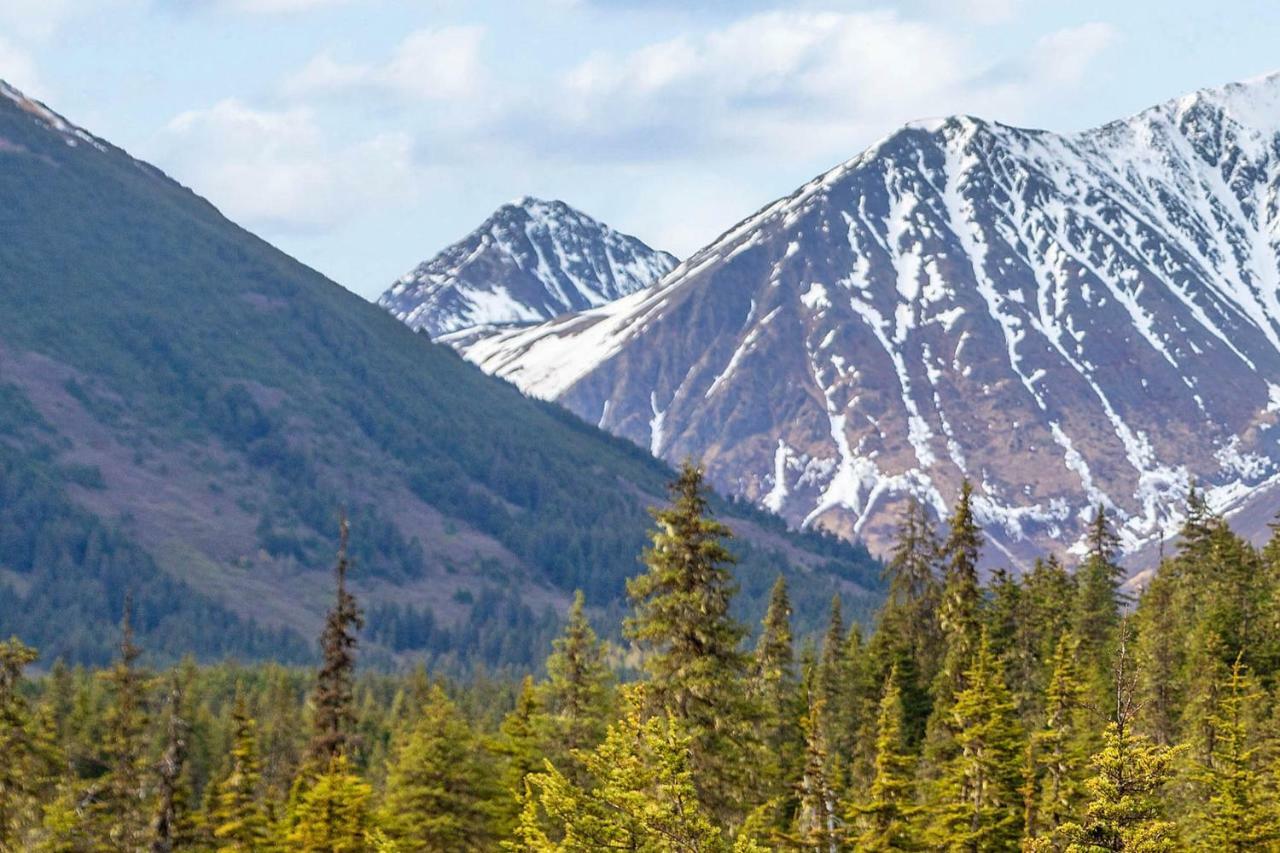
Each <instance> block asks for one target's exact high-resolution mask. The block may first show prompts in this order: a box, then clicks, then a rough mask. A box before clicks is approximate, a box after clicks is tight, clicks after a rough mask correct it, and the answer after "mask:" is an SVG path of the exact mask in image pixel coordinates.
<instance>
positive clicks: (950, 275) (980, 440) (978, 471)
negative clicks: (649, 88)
mask: <svg viewBox="0 0 1280 853" xmlns="http://www.w3.org/2000/svg"><path fill="white" fill-rule="evenodd" d="M1278 253H1280V75H1276V76H1271V77H1267V78H1262V79H1258V80H1254V81H1250V82H1247V83H1239V84H1232V85H1229V86H1226V87H1224V88H1219V89H1210V90H1204V91H1200V92H1197V93H1194V94H1191V95H1188V96H1186V97H1183V98H1179V99H1177V100H1175V101H1171V102H1168V103H1165V104H1162V105H1159V106H1156V107H1154V108H1152V109H1149V110H1147V111H1145V112H1142V113H1140V114H1138V115H1137V116H1134V117H1132V118H1130V119H1127V120H1123V121H1117V122H1114V123H1112V124H1108V125H1106V126H1104V127H1101V128H1097V129H1095V130H1091V131H1087V132H1084V133H1079V134H1073V135H1058V134H1054V133H1049V132H1044V131H1036V130H1023V129H1018V128H1014V127H1008V126H1005V125H1001V124H997V123H993V122H988V121H982V120H979V119H976V118H971V117H953V118H948V119H943V120H936V121H929V122H918V123H914V124H911V125H908V126H906V127H904V128H902V129H901V130H899V131H898V132H896V133H894V134H892V135H891V136H889V137H888V138H886V139H884V140H883V141H881V142H880V143H878V144H877V145H875V146H873V147H871V148H870V149H868V150H867V151H865V152H863V153H862V154H860V155H859V156H857V157H855V158H854V159H852V160H850V161H848V162H846V163H844V164H842V165H840V166H838V167H836V168H835V169H832V170H831V171H830V172H827V173H826V174H824V175H821V176H819V177H817V178H815V179H814V180H812V181H810V182H809V183H807V184H805V185H804V186H803V187H801V188H800V189H799V190H797V191H796V192H795V193H793V194H792V195H790V196H788V197H787V198H784V199H781V200H779V201H777V202H775V203H773V204H771V205H769V206H768V207H766V208H764V209H763V210H761V211H760V212H758V213H756V214H755V215H754V216H751V217H750V218H748V219H746V220H744V221H743V222H742V223H740V224H739V225H737V226H736V227H734V228H733V229H731V230H730V231H728V232H727V233H726V234H725V235H723V236H722V237H720V238H719V239H718V240H717V241H716V242H715V243H713V244H712V245H710V246H708V247H706V248H704V249H702V250H701V251H699V252H697V253H696V254H695V255H694V256H693V257H691V258H689V259H688V260H686V261H685V262H683V263H682V264H681V265H680V266H679V267H678V268H676V269H675V270H674V271H672V272H671V273H670V274H669V275H668V276H666V277H665V278H664V279H663V280H662V281H661V282H660V283H659V285H658V286H656V287H654V288H650V289H648V290H645V291H642V292H639V293H635V294H632V295H631V296H628V297H625V298H623V299H620V300H618V301H617V302H614V303H612V304H610V305H607V306H604V307H601V308H597V309H593V310H589V311H585V312H583V313H579V314H576V315H573V316H569V317H563V318H560V319H558V320H555V321H552V322H549V323H546V324H543V325H538V326H535V327H532V328H526V329H520V330H512V331H507V332H505V333H503V334H500V335H498V336H496V337H492V338H489V339H486V340H481V341H478V342H474V343H472V344H470V345H469V346H468V347H467V348H466V355H467V357H468V358H470V359H472V360H474V361H475V362H477V363H478V364H480V365H481V366H482V367H484V369H486V370H488V371H490V372H493V373H497V374H499V375H502V376H505V377H507V378H508V379H510V380H512V381H514V382H515V383H516V384H518V385H520V386H521V387H522V388H524V389H525V390H526V391H527V392H529V393H532V394H534V395H537V396H540V397H545V398H549V399H557V400H559V401H561V402H562V403H563V404H564V405H566V406H568V407H569V408H570V409H572V410H573V411H575V412H577V413H578V414H579V415H581V416H582V417H584V418H586V419H587V420H589V421H591V422H593V423H599V424H600V425H601V426H603V427H605V428H607V429H609V430H612V431H613V432H615V433H618V434H620V435H624V436H627V437H629V438H631V439H633V440H634V441H636V442H639V443H641V444H642V445H643V446H645V447H649V448H651V449H652V451H653V452H654V453H655V454H658V455H660V456H663V457H665V458H667V459H678V458H681V457H683V456H686V455H689V454H692V455H694V456H700V457H703V458H704V459H705V460H706V462H707V464H708V468H709V471H710V473H711V476H712V479H713V480H714V482H715V483H716V485H717V486H718V487H720V488H721V489H724V490H727V491H730V492H733V493H736V494H738V495H741V496H745V497H747V498H749V499H751V500H754V501H756V502H758V503H760V504H761V505H763V506H766V507H769V508H771V509H774V510H776V511H778V512H780V513H782V514H783V515H784V516H785V517H786V518H787V519H789V520H790V521H791V522H793V523H795V524H806V525H814V524H818V525H822V526H824V527H827V528H829V529H832V530H835V531H838V532H840V533H842V534H844V535H846V536H859V537H863V538H865V539H866V540H867V541H868V542H870V543H871V544H873V545H875V544H877V543H883V542H885V540H886V536H887V534H888V533H889V531H890V529H891V527H892V523H893V519H894V517H895V514H896V513H895V512H894V509H895V506H896V505H897V504H899V503H900V502H901V501H902V500H903V498H904V496H905V495H908V494H914V495H917V496H919V497H921V498H923V499H924V500H925V501H927V502H928V503H929V504H930V505H931V506H933V507H934V508H936V510H937V511H938V512H939V513H942V512H943V511H944V510H945V508H946V506H947V504H948V502H949V501H950V500H951V499H952V498H953V497H954V495H955V493H956V492H957V488H958V485H959V483H960V480H961V478H962V477H965V476H968V477H969V478H970V479H972V480H973V481H974V483H975V485H976V488H977V493H978V495H979V501H978V510H979V513H980V516H981V518H982V520H983V521H984V522H985V523H986V524H987V525H988V526H989V528H990V529H991V530H992V532H994V533H998V535H999V540H998V544H999V546H1000V548H1001V549H1003V550H1005V552H1006V555H1007V557H1008V558H1009V559H1012V560H1013V561H1014V562H1015V563H1019V564H1025V562H1026V560H1028V559H1029V558H1030V557H1032V556H1034V555H1035V554H1037V553H1041V552H1043V551H1044V550H1046V549H1050V548H1052V549H1061V548H1063V547H1066V546H1070V545H1073V544H1074V543H1075V542H1076V541H1077V538H1078V536H1079V534H1080V532H1081V521H1082V519H1083V518H1084V517H1085V515H1086V514H1087V513H1088V512H1089V508H1090V506H1091V505H1095V504H1097V503H1102V504H1105V505H1107V506H1109V507H1112V508H1113V509H1114V510H1115V512H1116V513H1117V516H1118V518H1119V520H1120V521H1121V523H1122V536H1123V539H1124V542H1125V544H1126V546H1127V547H1128V548H1129V549H1136V548H1138V547H1139V546H1141V545H1142V544H1143V543H1144V542H1148V541H1151V540H1152V539H1154V538H1158V537H1159V536H1160V535H1161V534H1162V533H1171V532H1172V531H1173V530H1174V529H1175V527H1176V524H1177V522H1178V519H1179V508H1180V506H1181V504H1182V501H1183V499H1184V497H1185V495H1186V492H1187V489H1188V487H1189V485H1190V484H1191V483H1192V481H1193V480H1194V481H1198V482H1199V483H1200V484H1202V486H1204V487H1205V488H1206V489H1207V491H1208V495H1209V497H1210V500H1211V502H1212V503H1213V504H1214V505H1215V506H1217V507H1218V508H1220V509H1223V510H1229V509H1232V508H1238V507H1241V506H1243V505H1245V504H1248V503H1249V502H1250V501H1251V500H1253V501H1255V502H1256V501H1257V500H1262V499H1271V500H1274V497H1271V498H1259V497H1257V496H1259V495H1264V496H1265V495H1267V494H1268V491H1267V490H1266V489H1261V488H1259V487H1260V486H1263V485H1265V484H1269V483H1270V482H1271V481H1274V480H1277V479H1280V441H1278V439H1280V429H1277V428H1276V421H1277V413H1278V412H1280V260H1278ZM1254 510H1255V512H1256V510H1257V507H1256V506H1255V507H1254ZM1268 514H1270V513H1268Z"/></svg>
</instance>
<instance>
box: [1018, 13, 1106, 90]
mask: <svg viewBox="0 0 1280 853" xmlns="http://www.w3.org/2000/svg"><path fill="white" fill-rule="evenodd" d="M1118 37H1119V36H1118V33H1117V32H1116V30H1115V28H1114V27H1112V26H1111V25H1110V24H1104V23H1100V22H1096V21H1095V22H1092V23H1088V24H1082V25H1080V26H1078V27H1068V28H1067V29H1063V30H1058V31H1057V32H1054V33H1050V34H1049V35H1047V36H1044V37H1043V38H1041V39H1039V40H1038V41H1037V42H1036V47H1035V50H1034V51H1033V53H1032V59H1031V63H1032V67H1033V69H1034V73H1035V75H1036V76H1038V77H1039V78H1040V79H1041V80H1043V81H1044V82H1047V83H1050V84H1053V85H1060V86H1074V85H1075V84H1077V83H1079V82H1080V81H1081V80H1082V79H1083V78H1084V76H1085V74H1086V73H1087V72H1088V71H1089V67H1090V66H1091V65H1092V64H1093V61H1094V60H1095V59H1096V58H1097V57H1098V54H1100V53H1102V52H1103V51H1104V50H1106V49H1107V48H1108V47H1110V46H1111V45H1112V44H1114V43H1115V42H1116V40H1117V38H1118Z"/></svg>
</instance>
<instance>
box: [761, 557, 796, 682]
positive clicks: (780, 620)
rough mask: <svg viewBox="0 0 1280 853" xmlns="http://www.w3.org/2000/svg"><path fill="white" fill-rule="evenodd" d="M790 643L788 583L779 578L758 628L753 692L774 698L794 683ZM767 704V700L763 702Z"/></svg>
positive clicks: (793, 653)
mask: <svg viewBox="0 0 1280 853" xmlns="http://www.w3.org/2000/svg"><path fill="white" fill-rule="evenodd" d="M792 642H793V638H792V636H791V598H790V596H789V595H788V593H787V579H786V578H785V577H784V576H782V575H778V579H777V580H776V581H774V583H773V589H772V590H771V591H770V593H769V608H768V609H767V610H766V611H765V614H764V620H763V621H762V622H761V625H760V639H759V640H758V641H757V642H756V651H755V661H754V662H753V667H754V680H755V683H756V689H757V690H758V691H759V692H760V693H761V694H762V695H763V696H766V697H769V696H773V695H775V694H776V693H777V692H778V689H779V686H780V685H782V684H784V683H786V682H788V681H790V680H793V679H794V677H795V651H794V649H793V646H792ZM766 701H769V700H768V699H767V698H766Z"/></svg>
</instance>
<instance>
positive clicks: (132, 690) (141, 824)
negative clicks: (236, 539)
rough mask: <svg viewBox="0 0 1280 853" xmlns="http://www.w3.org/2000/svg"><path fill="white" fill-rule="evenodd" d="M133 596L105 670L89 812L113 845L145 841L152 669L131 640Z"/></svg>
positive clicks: (130, 846) (137, 845)
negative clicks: (99, 764)
mask: <svg viewBox="0 0 1280 853" xmlns="http://www.w3.org/2000/svg"><path fill="white" fill-rule="evenodd" d="M131 607H132V605H131V602H130V601H129V600H128V599H127V598H126V601H125V609H124V618H123V620H122V621H121V640H120V654H119V657H118V658H117V659H116V662H115V664H114V665H113V666H112V667H111V669H109V670H107V671H106V672H105V673H103V676H102V678H103V680H104V682H105V683H106V686H107V691H108V694H109V696H110V702H109V704H108V706H107V709H106V713H105V716H104V732H103V744H102V747H103V756H102V757H103V763H104V765H105V766H106V768H107V773H106V776H105V778H104V779H102V780H101V781H100V783H99V784H97V785H96V786H95V788H96V793H95V794H91V795H90V797H89V800H90V802H91V806H90V808H89V814H90V815H91V820H92V823H93V826H94V830H93V833H94V835H95V836H96V837H97V838H98V839H99V843H100V844H101V845H102V846H103V847H105V848H107V849H114V850H138V849H142V848H143V847H145V846H147V843H148V840H149V839H148V825H149V821H148V820H147V812H146V796H147V790H146V782H147V779H146V769H147V767H146V764H147V756H146V743H145V738H146V733H147V726H148V716H147V698H148V697H147V694H148V689H149V687H148V685H149V676H148V674H147V673H146V672H145V671H143V670H142V669H140V668H139V666H138V658H139V657H141V655H142V650H141V649H140V648H138V646H137V645H136V644H135V643H134V641H133V624H132V621H131V619H130V609H131Z"/></svg>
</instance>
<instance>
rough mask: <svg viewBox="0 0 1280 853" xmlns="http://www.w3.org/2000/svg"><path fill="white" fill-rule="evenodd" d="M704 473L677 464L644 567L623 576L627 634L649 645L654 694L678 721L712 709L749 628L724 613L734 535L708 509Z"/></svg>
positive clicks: (740, 667)
mask: <svg viewBox="0 0 1280 853" xmlns="http://www.w3.org/2000/svg"><path fill="white" fill-rule="evenodd" d="M702 478H703V474H702V469H701V468H699V467H697V466H695V465H693V464H692V463H689V462H686V463H685V464H684V465H683V466H682V467H681V469H680V475H679V477H677V479H676V481H675V483H674V484H673V485H672V487H671V493H672V498H673V502H672V505H671V506H670V507H667V508H666V509H661V510H654V511H653V516H654V519H655V520H656V522H657V527H656V529H655V530H654V531H653V532H652V533H651V534H650V538H651V540H652V543H653V544H652V545H651V547H649V548H647V549H646V550H645V552H644V562H645V564H646V565H647V566H648V567H649V570H648V571H647V572H645V573H644V574H641V575H639V576H637V577H634V578H631V579H630V580H628V581H627V594H628V595H629V596H630V598H631V601H632V603H633V604H634V606H635V615H633V616H632V617H630V618H629V619H628V620H627V622H626V635H627V636H628V637H629V638H630V639H632V640H635V641H636V642H637V643H638V644H639V645H640V646H642V647H643V648H645V650H646V651H648V652H649V654H648V656H647V657H646V659H645V669H646V671H647V672H648V674H649V676H650V678H651V680H652V685H651V688H650V691H651V693H652V694H653V695H654V696H655V698H656V699H657V700H658V701H659V702H660V703H661V705H662V706H663V707H664V708H665V709H666V710H668V711H669V712H670V713H671V714H672V715H673V716H675V717H676V718H678V719H681V720H697V719H699V718H700V717H702V716H704V715H705V714H707V713H709V712H711V711H713V710H714V706H715V705H716V704H718V702H719V699H718V698H717V697H718V694H719V690H720V688H721V687H722V686H723V683H724V682H725V681H726V680H727V679H735V678H741V676H742V674H743V673H744V672H745V671H746V668H747V659H746V656H745V655H744V654H743V652H742V651H741V649H740V645H741V643H742V639H743V637H745V636H746V630H745V629H744V628H743V626H742V625H740V624H739V623H738V622H737V621H736V620H735V619H734V618H733V617H732V616H730V614H729V605H730V603H731V602H732V600H733V596H734V595H735V594H736V593H737V584H736V583H735V581H734V580H733V575H732V573H731V572H730V571H729V567H730V566H731V565H732V564H733V563H734V558H733V555H732V554H730V553H729V550H728V548H726V547H725V544H724V540H726V539H728V538H729V537H730V536H731V535H732V534H731V533H730V531H729V528H728V527H726V526H725V525H723V524H721V523H720V522H719V521H716V520H715V519H714V518H711V517H710V515H709V514H708V504H707V496H706V490H705V487H704V485H703V479H702Z"/></svg>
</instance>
